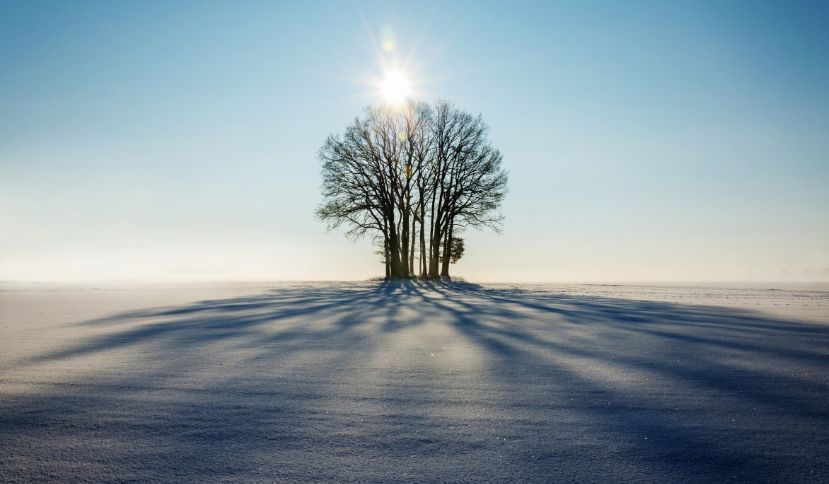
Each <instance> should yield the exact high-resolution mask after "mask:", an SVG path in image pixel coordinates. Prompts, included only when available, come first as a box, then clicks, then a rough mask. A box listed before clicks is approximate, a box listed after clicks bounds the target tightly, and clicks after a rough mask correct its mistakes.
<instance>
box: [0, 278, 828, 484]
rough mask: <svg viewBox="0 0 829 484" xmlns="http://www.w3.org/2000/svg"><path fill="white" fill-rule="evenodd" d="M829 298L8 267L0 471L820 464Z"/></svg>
mask: <svg viewBox="0 0 829 484" xmlns="http://www.w3.org/2000/svg"><path fill="white" fill-rule="evenodd" d="M712 304H716V305H712ZM827 307H829V293H827V292H825V291H806V290H799V291H792V290H783V291H762V290H759V289H722V288H720V289H712V288H700V287H697V288H683V287H655V286H649V287H639V288H637V287H634V286H576V285H571V286H514V285H513V286H478V285H473V284H425V283H411V282H400V283H381V282H372V283H367V282H366V283H302V284H286V283H280V284H270V285H267V284H213V285H200V286H171V285H145V286H135V285H134V286H127V285H121V286H105V287H98V288H90V287H82V286H43V285H33V286H10V285H6V286H3V289H2V291H0V481H2V482H18V481H19V482H44V481H72V482H76V481H141V482H146V481H193V482H213V481H233V482H253V481H265V482H272V481H288V482H296V481H313V482H347V481H360V482H388V481H441V482H453V481H476V482H483V481H496V482H518V481H532V482H551V481H556V482H568V481H573V482H584V481H605V482H607V481H610V482H619V481H626V482H683V481H689V482H691V481H693V482H728V481H738V482H827V481H829V398H827V397H829V392H828V391H827V389H828V388H829V325H827V324H826V323H827Z"/></svg>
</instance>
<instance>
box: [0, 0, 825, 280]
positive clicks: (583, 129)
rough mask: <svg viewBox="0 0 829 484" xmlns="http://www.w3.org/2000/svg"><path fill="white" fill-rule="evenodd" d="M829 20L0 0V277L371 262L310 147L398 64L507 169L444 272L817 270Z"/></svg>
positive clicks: (644, 11) (821, 274) (613, 11)
mask: <svg viewBox="0 0 829 484" xmlns="http://www.w3.org/2000/svg"><path fill="white" fill-rule="evenodd" d="M826 25H829V4H827V3H825V2H819V1H814V2H803V3H801V2H738V1H729V0H726V1H687V2H685V1H672V2H664V1H653V2H649V1H632V2H584V1H578V2H576V1H574V2H538V3H534V2H493V3H488V2H481V1H474V2H451V3H446V4H444V3H443V2H428V1H422V2H421V1H419V2H392V1H383V2H354V1H352V2H349V1H337V2H334V1H332V2H284V3H281V4H279V3H277V2H219V1H192V2H188V1H176V2H149V1H148V2H137V1H134V2H63V1H55V2H49V1H36V2H31V1H9V0H0V223H1V224H2V229H1V230H0V280H5V281H85V280H158V281H162V280H190V279H198V280H329V279H331V280H333V279H337V280H341V279H346V280H348V279H365V278H367V277H371V276H377V275H380V274H381V273H382V271H383V266H382V265H381V263H380V261H379V260H378V258H377V256H376V255H375V254H374V253H373V248H372V246H371V244H370V242H369V241H368V240H364V241H357V242H352V241H349V240H347V239H346V238H345V237H343V235H342V233H341V232H336V231H333V232H328V231H327V230H326V228H325V226H324V224H322V223H320V222H319V221H318V220H316V219H315V217H314V210H315V208H316V207H317V205H318V204H319V203H320V202H321V198H320V192H319V188H320V181H321V179H320V166H319V161H318V160H317V157H316V156H317V152H318V150H319V148H320V146H321V145H322V143H323V141H324V140H325V138H326V136H328V135H329V134H331V133H340V132H342V131H343V130H344V128H345V127H346V126H347V125H348V124H349V123H350V122H351V121H352V120H353V119H354V117H356V116H358V115H360V114H361V112H362V111H363V109H364V108H365V107H366V106H368V105H372V104H377V103H378V102H380V101H381V100H380V99H378V94H377V92H376V91H377V90H376V88H375V84H376V81H377V79H378V78H381V77H382V76H383V70H384V68H385V67H384V66H386V67H387V66H388V65H389V63H394V64H395V65H398V66H400V68H401V69H402V70H404V71H405V72H406V73H407V76H408V78H409V81H410V83H411V84H412V86H413V88H414V92H415V95H416V98H417V99H419V100H424V101H432V100H435V99H445V100H449V101H451V102H453V103H454V104H456V105H457V106H458V107H460V108H462V109H465V110H467V111H469V112H472V113H476V114H477V113H480V114H481V115H482V116H483V118H484V119H485V121H486V122H487V123H488V124H489V126H490V128H491V131H490V138H491V141H492V143H493V144H494V145H495V146H496V147H498V148H499V149H500V150H501V151H502V153H503V156H504V165H505V168H506V169H507V170H508V171H509V174H510V183H509V190H510V191H509V194H508V196H507V198H506V200H505V202H504V205H503V210H502V213H503V214H504V216H505V224H504V230H503V232H502V233H500V234H494V233H488V232H469V233H467V234H464V237H465V238H466V254H465V255H464V258H463V259H462V260H461V261H460V262H459V263H458V264H457V265H456V266H454V267H453V268H452V271H453V273H455V274H458V275H461V276H463V277H464V278H466V279H467V280H470V281H481V282H494V281H504V282H521V281H532V282H612V281H631V282H634V281H654V282H656V281H676V282H682V281H712V282H715V281H829V189H827V187H828V186H829V29H827V28H826ZM384 43H385V44H386V45H385V47H386V48H385V50H384V48H383V46H384Z"/></svg>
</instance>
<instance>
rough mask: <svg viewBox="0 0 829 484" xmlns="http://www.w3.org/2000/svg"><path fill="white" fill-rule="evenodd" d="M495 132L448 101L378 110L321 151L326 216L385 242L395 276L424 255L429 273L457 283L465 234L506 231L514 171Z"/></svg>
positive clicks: (423, 270) (356, 234) (422, 269)
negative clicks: (492, 136)
mask: <svg viewBox="0 0 829 484" xmlns="http://www.w3.org/2000/svg"><path fill="white" fill-rule="evenodd" d="M487 131H488V128H487V126H486V124H485V123H484V122H483V120H482V118H481V117H480V116H477V117H474V116H472V115H470V114H468V113H465V112H463V111H460V110H458V109H457V108H455V107H453V106H451V105H450V104H448V103H446V102H438V103H436V104H435V105H434V106H429V105H426V104H423V103H413V102H410V103H408V104H407V105H406V106H405V107H404V108H402V109H397V110H395V109H385V108H368V109H366V112H365V114H364V116H363V117H361V118H357V119H355V120H354V122H353V123H352V124H351V125H350V126H349V127H347V128H346V130H345V132H344V133H343V135H342V136H333V135H332V136H329V137H328V139H327V140H326V141H325V143H324V144H323V146H322V148H321V149H320V152H319V157H320V160H321V162H322V180H323V182H322V195H323V203H322V204H321V205H320V207H319V208H318V209H317V216H318V217H319V218H320V219H321V220H323V221H325V222H327V224H328V226H329V228H336V227H340V226H345V227H346V228H347V231H346V235H347V236H350V237H352V238H360V237H363V236H365V235H366V234H368V233H370V234H372V235H373V236H375V237H377V241H378V245H379V246H380V247H381V248H382V254H383V261H384V264H385V266H386V277H387V278H396V277H409V276H413V275H415V272H416V271H415V264H414V259H415V256H416V255H417V256H418V257H419V259H420V260H419V263H418V266H417V268H418V271H419V273H420V275H421V276H429V277H441V276H442V277H449V263H450V260H452V259H454V262H457V259H459V258H460V255H462V254H463V239H460V238H459V237H455V235H454V234H455V233H456V231H459V230H461V229H463V228H466V227H474V228H482V227H488V228H492V229H495V230H500V224H501V221H502V217H501V215H500V214H499V213H498V212H497V209H498V207H499V206H500V203H501V201H502V200H503V198H504V196H505V194H506V186H507V175H506V172H505V171H504V170H503V168H502V166H501V160H502V157H501V154H500V153H499V152H498V150H496V149H494V148H493V147H492V146H491V145H490V144H489V142H488V139H487V134H488V133H487ZM418 227H419V233H418ZM427 227H428V236H429V237H428V241H427V238H426V230H427ZM458 240H459V242H457V241H458ZM418 244H419V246H420V247H419V248H420V250H419V253H418V251H416V245H418ZM457 247H459V248H460V249H459V250H460V252H457V250H458V248H457ZM455 252H457V253H458V256H457V257H453V255H454V254H455ZM441 254H450V257H441Z"/></svg>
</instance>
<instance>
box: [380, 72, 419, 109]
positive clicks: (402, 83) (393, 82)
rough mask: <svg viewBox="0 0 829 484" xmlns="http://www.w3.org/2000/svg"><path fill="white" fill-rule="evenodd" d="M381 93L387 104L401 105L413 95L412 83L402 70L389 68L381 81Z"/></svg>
mask: <svg viewBox="0 0 829 484" xmlns="http://www.w3.org/2000/svg"><path fill="white" fill-rule="evenodd" d="M380 94H381V95H382V96H383V100H384V101H385V102H386V103H387V104H390V105H392V106H400V105H402V104H403V103H405V102H406V100H407V99H409V97H411V95H412V88H411V84H410V83H409V80H408V79H407V78H406V76H405V75H404V74H403V73H402V72H400V71H398V70H389V71H387V72H386V73H385V74H384V75H383V79H382V80H381V81H380Z"/></svg>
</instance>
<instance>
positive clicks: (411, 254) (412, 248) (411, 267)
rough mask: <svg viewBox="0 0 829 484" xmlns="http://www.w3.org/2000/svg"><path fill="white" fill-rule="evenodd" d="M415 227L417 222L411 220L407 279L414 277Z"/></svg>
mask: <svg viewBox="0 0 829 484" xmlns="http://www.w3.org/2000/svg"><path fill="white" fill-rule="evenodd" d="M416 226H417V220H415V219H414V218H413V219H412V234H411V235H412V243H411V244H409V277H411V276H414V275H415V271H414V258H415V240H416V238H415V237H416V236H417V230H416Z"/></svg>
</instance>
